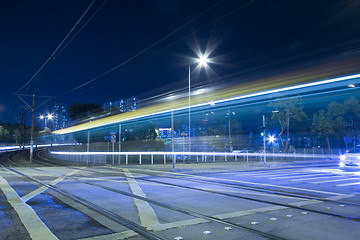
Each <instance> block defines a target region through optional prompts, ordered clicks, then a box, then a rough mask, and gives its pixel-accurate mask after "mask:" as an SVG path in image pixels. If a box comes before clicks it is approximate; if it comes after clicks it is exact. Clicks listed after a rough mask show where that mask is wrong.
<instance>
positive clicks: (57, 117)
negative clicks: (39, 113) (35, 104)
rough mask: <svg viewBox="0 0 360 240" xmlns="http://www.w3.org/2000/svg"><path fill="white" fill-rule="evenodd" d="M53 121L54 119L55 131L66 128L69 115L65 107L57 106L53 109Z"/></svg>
mask: <svg viewBox="0 0 360 240" xmlns="http://www.w3.org/2000/svg"><path fill="white" fill-rule="evenodd" d="M52 113H53V119H52V126H53V130H54V131H56V130H59V129H63V128H65V126H66V123H67V121H68V113H67V110H66V108H65V107H64V106H61V105H56V106H54V107H53V110H52Z"/></svg>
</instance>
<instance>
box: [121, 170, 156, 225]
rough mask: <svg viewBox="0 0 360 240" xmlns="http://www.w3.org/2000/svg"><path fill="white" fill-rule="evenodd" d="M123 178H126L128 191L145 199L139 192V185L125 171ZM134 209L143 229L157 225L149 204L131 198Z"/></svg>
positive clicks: (140, 191)
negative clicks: (136, 210) (137, 213)
mask: <svg viewBox="0 0 360 240" xmlns="http://www.w3.org/2000/svg"><path fill="white" fill-rule="evenodd" d="M123 170H124V173H125V176H126V178H127V181H128V184H129V186H130V190H131V192H132V193H133V194H135V195H137V196H140V197H144V198H145V197H146V196H145V194H144V192H143V191H142V190H141V188H140V186H139V184H138V183H137V181H136V180H135V178H134V176H133V175H132V174H131V173H130V172H129V170H127V169H123ZM133 200H134V203H135V206H136V208H137V209H138V212H139V217H140V221H141V225H142V226H144V227H152V226H156V225H159V220H158V219H157V216H156V214H155V212H154V209H153V208H152V207H151V206H150V204H149V203H148V202H146V201H143V200H140V199H137V198H133Z"/></svg>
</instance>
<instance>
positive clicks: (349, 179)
mask: <svg viewBox="0 0 360 240" xmlns="http://www.w3.org/2000/svg"><path fill="white" fill-rule="evenodd" d="M354 180H360V179H359V178H356V179H351V178H344V179H334V180H327V181H319V182H311V183H315V184H317V183H328V182H341V181H354Z"/></svg>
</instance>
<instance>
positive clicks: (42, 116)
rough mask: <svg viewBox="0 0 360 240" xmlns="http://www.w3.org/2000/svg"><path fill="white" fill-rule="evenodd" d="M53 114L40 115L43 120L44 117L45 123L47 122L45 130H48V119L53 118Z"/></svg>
mask: <svg viewBox="0 0 360 240" xmlns="http://www.w3.org/2000/svg"><path fill="white" fill-rule="evenodd" d="M53 117H54V116H53V115H52V114H50V113H49V114H48V115H47V116H44V115H40V119H41V120H42V119H44V122H45V123H44V124H45V127H44V130H46V119H48V120H51V119H53Z"/></svg>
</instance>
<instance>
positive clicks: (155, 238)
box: [0, 153, 168, 240]
mask: <svg viewBox="0 0 360 240" xmlns="http://www.w3.org/2000/svg"><path fill="white" fill-rule="evenodd" d="M14 154H16V153H12V154H9V155H8V160H9V161H10V162H12V163H14V162H13V161H12V160H11V157H12V156H13V155H14ZM17 165H18V166H19V164H17ZM20 166H21V165H20ZM0 167H2V168H5V169H7V170H9V171H11V172H13V173H16V174H18V175H19V176H22V177H23V178H26V179H28V180H30V181H33V182H35V183H37V184H39V185H41V186H44V187H46V188H48V189H51V190H53V191H55V192H57V193H59V194H61V195H63V196H65V197H67V198H69V199H71V200H73V201H75V202H77V203H79V204H81V205H83V206H85V207H87V208H89V209H91V210H93V211H95V212H97V213H99V214H101V215H103V216H104V217H107V218H108V219H111V220H112V221H115V222H117V223H119V224H121V225H123V226H125V227H126V228H128V229H130V230H133V231H135V232H136V233H138V234H139V235H141V236H143V237H145V238H147V239H151V240H165V239H168V238H166V237H163V236H161V235H159V234H157V233H154V232H153V231H149V230H147V229H146V228H145V227H143V226H141V225H139V224H137V223H135V222H133V221H130V220H129V219H126V218H124V217H121V216H120V215H118V214H116V213H114V212H111V211H109V210H107V209H105V208H103V207H101V206H99V205H97V204H95V203H92V202H90V201H87V200H85V199H83V198H81V197H79V196H76V195H74V194H71V193H69V192H67V191H65V190H63V189H60V188H58V187H56V186H53V185H51V184H47V183H44V182H42V181H40V180H39V179H37V178H35V177H32V176H30V175H27V174H24V173H22V172H20V171H18V170H15V169H14V168H11V167H6V166H4V165H3V164H0Z"/></svg>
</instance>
